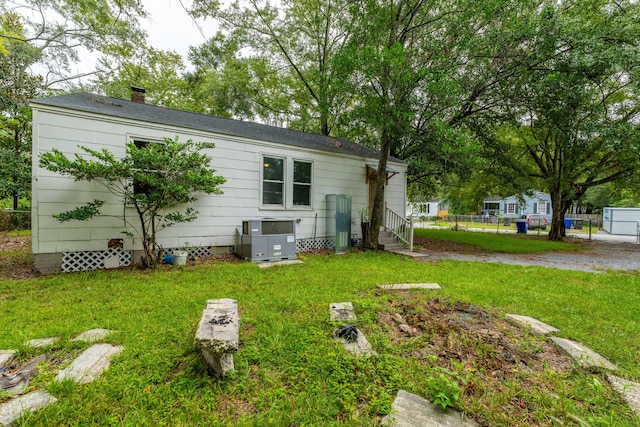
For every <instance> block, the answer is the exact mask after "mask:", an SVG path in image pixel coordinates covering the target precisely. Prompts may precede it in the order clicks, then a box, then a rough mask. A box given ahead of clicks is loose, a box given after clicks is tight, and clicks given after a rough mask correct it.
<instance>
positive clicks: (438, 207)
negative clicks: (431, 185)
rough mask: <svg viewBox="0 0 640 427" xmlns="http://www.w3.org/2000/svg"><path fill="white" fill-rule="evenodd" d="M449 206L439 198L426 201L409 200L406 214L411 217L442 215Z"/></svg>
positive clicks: (446, 211)
mask: <svg viewBox="0 0 640 427" xmlns="http://www.w3.org/2000/svg"><path fill="white" fill-rule="evenodd" d="M448 210H449V208H448V207H447V206H446V205H444V203H443V202H442V200H440V199H432V200H429V201H428V202H409V204H408V205H407V216H408V217H409V216H410V217H413V218H423V217H434V216H444V215H446V214H447V213H448Z"/></svg>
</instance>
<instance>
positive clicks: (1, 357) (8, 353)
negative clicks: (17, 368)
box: [0, 350, 16, 368]
mask: <svg viewBox="0 0 640 427" xmlns="http://www.w3.org/2000/svg"><path fill="white" fill-rule="evenodd" d="M15 354H16V351H15V350H0V368H2V367H3V366H5V365H6V364H7V363H9V360H11V359H12V358H13V356H15Z"/></svg>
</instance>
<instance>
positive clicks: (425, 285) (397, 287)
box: [378, 283, 440, 291]
mask: <svg viewBox="0 0 640 427" xmlns="http://www.w3.org/2000/svg"><path fill="white" fill-rule="evenodd" d="M378 288H380V289H392V290H400V291H406V290H408V289H440V285H438V284H437V283H400V284H397V285H378Z"/></svg>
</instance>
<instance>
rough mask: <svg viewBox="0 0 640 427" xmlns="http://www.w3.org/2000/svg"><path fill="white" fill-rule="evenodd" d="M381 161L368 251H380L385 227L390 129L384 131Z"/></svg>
mask: <svg viewBox="0 0 640 427" xmlns="http://www.w3.org/2000/svg"><path fill="white" fill-rule="evenodd" d="M380 139H381V141H380V142H381V144H380V145H381V146H380V160H379V161H378V175H377V181H376V195H375V197H374V199H373V209H372V211H371V220H370V221H369V233H368V235H367V241H366V242H365V248H366V249H378V235H379V234H380V227H381V226H382V225H383V223H382V219H383V217H384V190H385V186H386V183H387V159H388V158H389V150H390V148H391V135H390V132H389V130H388V129H383V130H382V134H381V138H380Z"/></svg>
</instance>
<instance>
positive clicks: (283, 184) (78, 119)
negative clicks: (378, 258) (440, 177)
mask: <svg viewBox="0 0 640 427" xmlns="http://www.w3.org/2000/svg"><path fill="white" fill-rule="evenodd" d="M31 107H32V108H33V188H32V198H33V200H32V233H33V234H32V236H33V253H34V255H35V263H36V268H37V269H38V270H40V271H42V272H51V271H57V270H60V269H62V270H63V271H79V270H84V269H90V268H102V267H105V266H117V265H127V264H128V263H130V262H131V259H132V257H134V256H135V252H134V251H137V250H140V249H141V244H140V240H139V238H137V237H135V238H129V237H126V236H125V235H124V234H122V231H123V230H126V229H127V226H126V225H125V224H124V223H123V220H122V216H123V215H126V216H127V217H131V218H133V216H134V211H133V210H132V209H131V210H129V209H125V208H124V207H123V204H122V201H121V200H118V198H117V197H115V196H113V195H111V194H110V193H108V192H106V190H105V189H104V188H103V187H101V186H100V185H98V184H94V183H87V182H83V181H79V182H76V181H74V179H73V178H71V177H68V176H62V175H60V174H57V173H54V172H50V171H48V170H45V169H42V168H40V167H39V166H38V159H39V155H40V153H43V152H47V151H50V150H51V149H52V148H57V149H59V150H61V151H63V152H64V153H65V154H66V155H67V156H71V155H73V154H76V153H81V152H82V151H81V150H80V149H79V148H78V146H79V145H82V146H86V147H89V148H92V149H103V148H105V149H107V150H109V151H111V152H112V153H114V154H115V155H116V156H123V155H124V154H125V144H126V143H128V142H130V141H141V142H161V141H163V138H164V137H170V138H174V137H175V136H178V137H179V139H180V140H181V141H186V140H188V139H192V140H194V141H202V142H213V143H215V145H216V147H215V148H214V149H213V150H211V151H210V152H208V153H207V154H208V155H210V156H211V157H212V159H213V160H212V164H211V166H212V167H213V168H214V169H216V174H217V175H221V176H223V177H224V178H226V180H227V182H226V183H225V184H224V185H223V186H222V187H221V189H222V190H223V192H224V194H222V195H212V196H208V195H202V196H200V197H199V198H198V200H197V201H196V202H195V203H194V204H193V206H191V207H193V208H194V209H196V210H197V211H199V217H198V219H197V220H196V221H194V222H191V223H185V224H177V225H175V226H174V227H171V228H168V229H166V230H163V231H162V232H161V233H160V234H159V236H158V237H159V239H160V243H161V245H162V246H163V247H164V248H179V247H181V246H183V245H185V244H186V243H187V242H188V244H189V245H193V246H196V247H198V248H199V249H198V251H199V253H201V254H208V253H219V252H228V251H229V250H230V248H231V247H233V246H234V243H235V241H236V229H237V228H238V227H240V226H242V225H243V224H242V221H243V220H254V219H261V218H278V219H289V220H295V223H296V225H295V240H296V242H295V243H296V249H297V251H299V252H304V251H308V250H312V249H314V248H328V247H331V246H333V245H335V243H336V242H335V237H332V236H330V235H328V230H327V229H328V223H327V218H328V217H331V213H328V212H327V206H328V203H327V200H328V197H327V196H329V195H336V194H338V195H340V194H344V195H349V196H351V237H352V238H354V239H360V238H361V237H362V236H361V227H360V216H361V212H366V211H367V210H368V209H369V208H370V207H369V206H368V204H369V202H370V201H372V198H371V197H369V194H370V192H371V191H372V189H373V188H375V179H376V173H375V171H376V168H377V164H378V155H377V154H376V153H375V152H373V151H372V150H370V149H368V148H366V147H364V146H361V145H358V144H354V143H351V142H349V141H347V140H345V139H340V138H333V137H327V136H322V135H315V134H309V133H304V132H297V131H293V130H289V129H283V128H278V127H273V126H266V125H261V124H255V123H248V122H242V121H238V120H231V119H223V118H219V117H213V116H207V115H201V114H195V113H189V112H185V111H179V110H173V109H168V108H163V107H157V106H152V105H148V104H144V103H143V102H142V103H140V102H133V101H129V100H122V99H115V98H110V97H104V96H98V95H92V94H87V93H76V94H70V95H63V96H57V97H52V98H44V99H37V100H34V101H32V103H31ZM274 165H275V167H276V168H277V171H276V172H277V173H276V176H277V179H275V181H274V175H273V174H271V175H270V176H269V179H266V178H265V175H264V172H265V170H266V168H268V167H269V168H273V167H274ZM294 168H296V169H300V168H302V169H303V170H305V171H306V172H310V173H305V174H304V176H307V177H310V178H307V179H305V180H304V181H305V182H296V176H295V175H294ZM406 170H407V167H406V164H405V163H404V162H402V161H400V160H398V159H395V158H391V159H390V160H389V169H388V171H387V184H386V185H387V187H386V191H385V203H386V205H387V207H388V208H389V209H391V210H393V211H394V212H396V213H400V214H403V213H404V210H405V206H406V203H407V202H406ZM276 181H277V182H276ZM274 186H275V187H278V188H277V189H276V190H275V191H274ZM294 187H295V188H296V191H295V192H294ZM303 187H304V188H303ZM294 193H295V194H294ZM278 194H279V195H278ZM301 194H302V196H301ZM94 199H101V200H105V201H106V203H105V205H104V206H103V208H102V213H103V215H102V216H100V217H96V218H93V219H91V220H88V221H69V222H64V223H61V222H59V221H57V220H56V219H55V218H53V217H52V214H55V213H60V212H63V211H67V210H69V209H72V208H75V207H77V206H79V205H82V204H84V203H86V202H88V201H92V200H94ZM114 259H115V260H116V261H115V264H114Z"/></svg>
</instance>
